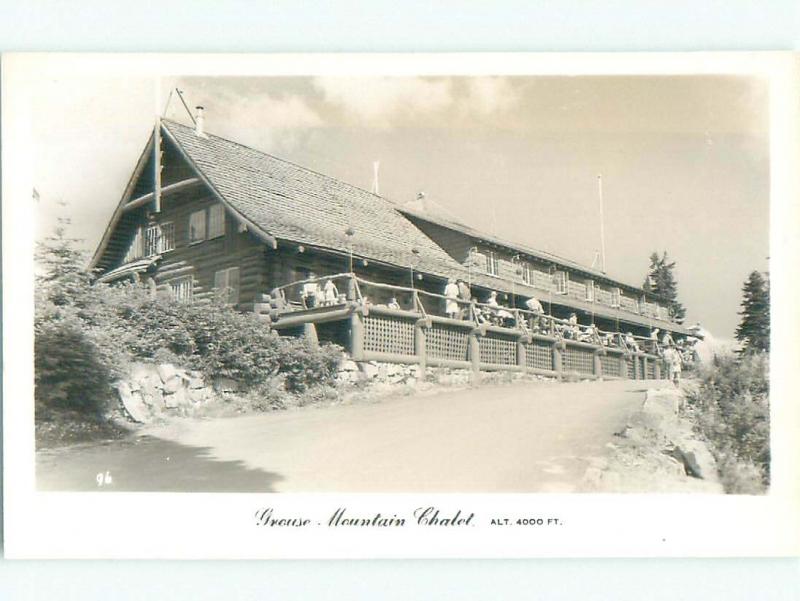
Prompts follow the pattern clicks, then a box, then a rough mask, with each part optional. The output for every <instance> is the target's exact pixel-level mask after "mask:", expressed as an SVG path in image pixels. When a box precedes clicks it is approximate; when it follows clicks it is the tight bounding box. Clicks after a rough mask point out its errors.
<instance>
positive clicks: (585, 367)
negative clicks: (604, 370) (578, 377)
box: [563, 346, 594, 374]
mask: <svg viewBox="0 0 800 601" xmlns="http://www.w3.org/2000/svg"><path fill="white" fill-rule="evenodd" d="M563 355H564V358H563V366H564V370H565V371H576V372H578V373H579V374H593V373H594V351H592V350H590V349H585V348H578V347H574V346H567V350H565V351H564V353H563Z"/></svg>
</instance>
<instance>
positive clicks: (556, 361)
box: [553, 340, 564, 380]
mask: <svg viewBox="0 0 800 601" xmlns="http://www.w3.org/2000/svg"><path fill="white" fill-rule="evenodd" d="M562 344H563V343H562V342H561V341H560V340H558V341H556V342H555V343H553V370H554V371H555V372H556V374H557V377H558V379H559V380H560V379H561V378H562V377H563V375H564V362H563V361H562V357H561V345H562Z"/></svg>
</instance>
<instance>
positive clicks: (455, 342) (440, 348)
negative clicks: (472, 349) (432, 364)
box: [425, 323, 469, 361]
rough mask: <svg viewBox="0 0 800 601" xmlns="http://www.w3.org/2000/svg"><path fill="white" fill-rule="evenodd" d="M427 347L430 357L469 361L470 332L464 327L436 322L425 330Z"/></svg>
mask: <svg viewBox="0 0 800 601" xmlns="http://www.w3.org/2000/svg"><path fill="white" fill-rule="evenodd" d="M425 349H426V352H427V355H428V357H431V358H434V359H449V360H451V361H467V360H468V359H469V355H468V353H469V350H468V349H469V332H468V331H467V330H465V329H464V328H457V327H453V326H446V325H443V324H439V323H434V324H433V326H432V327H430V328H429V329H427V330H426V331H425Z"/></svg>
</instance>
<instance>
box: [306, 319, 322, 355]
mask: <svg viewBox="0 0 800 601" xmlns="http://www.w3.org/2000/svg"><path fill="white" fill-rule="evenodd" d="M303 337H304V338H305V339H306V342H307V343H308V346H309V347H311V348H312V349H316V348H319V337H318V336H317V326H315V325H314V324H313V323H304V324H303Z"/></svg>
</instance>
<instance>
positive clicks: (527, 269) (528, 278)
mask: <svg viewBox="0 0 800 601" xmlns="http://www.w3.org/2000/svg"><path fill="white" fill-rule="evenodd" d="M521 267H522V281H523V282H525V283H526V284H528V285H529V286H531V285H532V284H533V268H532V267H531V264H530V263H522V265H521Z"/></svg>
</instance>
